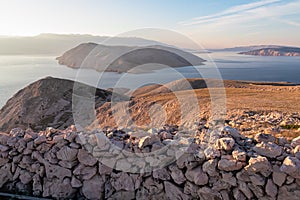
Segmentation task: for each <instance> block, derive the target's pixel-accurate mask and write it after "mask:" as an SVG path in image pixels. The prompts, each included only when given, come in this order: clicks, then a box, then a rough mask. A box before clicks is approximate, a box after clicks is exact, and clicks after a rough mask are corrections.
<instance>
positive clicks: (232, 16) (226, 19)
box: [179, 0, 300, 26]
mask: <svg viewBox="0 0 300 200" xmlns="http://www.w3.org/2000/svg"><path fill="white" fill-rule="evenodd" d="M294 14H300V1H299V0H297V1H292V2H288V3H286V2H285V3H283V2H282V1H280V0H262V1H258V2H254V3H250V4H243V5H239V6H234V7H231V8H229V9H227V10H224V11H222V12H219V13H215V14H212V15H207V16H201V17H197V18H193V19H191V20H187V21H184V22H179V23H180V24H181V25H185V26H191V25H199V24H204V25H213V26H219V25H227V24H245V23H246V22H250V21H255V20H262V19H271V20H275V21H277V22H280V23H285V24H288V25H291V26H299V25H300V23H298V22H295V21H292V20H287V19H282V17H284V16H291V15H294Z"/></svg>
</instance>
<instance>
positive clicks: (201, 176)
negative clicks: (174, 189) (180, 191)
mask: <svg viewBox="0 0 300 200" xmlns="http://www.w3.org/2000/svg"><path fill="white" fill-rule="evenodd" d="M185 177H186V178H187V179H188V180H189V181H191V182H193V183H195V184H196V185H205V184H207V183H208V176H207V174H206V173H205V172H203V171H202V168H201V166H199V167H196V168H194V169H189V170H187V171H186V173H185Z"/></svg>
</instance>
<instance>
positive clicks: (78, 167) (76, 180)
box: [0, 126, 300, 200]
mask: <svg viewBox="0 0 300 200" xmlns="http://www.w3.org/2000/svg"><path fill="white" fill-rule="evenodd" d="M193 133H194V135H193V137H192V138H191V137H186V132H185V131H183V130H178V128H177V127H172V126H166V127H164V128H162V129H160V130H156V129H150V130H148V131H142V130H137V129H123V130H112V129H106V130H102V131H99V130H95V131H92V132H85V133H82V132H77V131H76V130H75V127H70V128H69V129H66V130H63V131H61V130H55V129H51V128H48V129H47V130H45V131H42V132H39V133H35V132H33V131H31V130H26V131H24V130H21V129H13V130H12V131H11V132H10V133H9V134H6V133H1V134H0V188H1V191H4V192H10V193H18V194H25V195H29V196H38V197H48V198H54V199H66V198H68V199H70V198H74V199H123V200H127V199H143V200H144V199H172V200H173V199H208V200H210V199H238V200H241V199H289V200H292V199H300V137H298V138H295V139H294V140H293V141H292V142H288V141H287V140H286V139H285V138H275V137H273V136H272V135H268V134H262V133H260V134H257V135H256V136H255V137H254V138H253V139H251V138H246V137H244V136H243V135H241V134H240V133H239V132H238V131H237V130H235V129H232V128H230V127H217V128H215V129H213V130H210V129H208V128H207V127H205V126H199V127H197V130H195V131H194V132H193ZM104 135H105V136H106V137H103V136H104ZM174 141H175V142H174ZM172 142H173V143H172ZM112 144H113V145H114V147H117V148H111V147H112ZM174 144H176V145H174ZM164 147H167V148H164ZM160 149H163V151H162V152H164V153H162V154H155V155H156V156H157V159H158V160H155V159H153V157H152V159H150V158H151V157H147V156H146V158H145V157H143V156H142V155H148V154H149V153H151V152H155V151H159V150H160ZM122 150H125V151H126V152H135V153H137V154H134V156H133V157H130V156H128V155H127V154H126V153H125V152H124V151H122ZM104 152H105V153H104ZM107 154H109V155H110V156H111V157H109V156H106V155H107ZM172 157H173V158H175V159H174V160H172V159H170V158H172ZM105 159H106V160H105ZM103 163H104V164H103ZM161 166H163V168H160V167H161Z"/></svg>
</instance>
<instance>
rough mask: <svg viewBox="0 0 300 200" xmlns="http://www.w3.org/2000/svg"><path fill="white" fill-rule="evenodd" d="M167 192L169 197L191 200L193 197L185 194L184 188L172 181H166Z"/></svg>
mask: <svg viewBox="0 0 300 200" xmlns="http://www.w3.org/2000/svg"><path fill="white" fill-rule="evenodd" d="M164 186H165V192H166V196H167V197H168V199H182V200H190V199H191V198H190V197H189V196H188V195H186V194H184V193H183V191H182V189H181V188H179V187H177V186H175V185H173V184H172V183H170V182H168V181H165V182H164Z"/></svg>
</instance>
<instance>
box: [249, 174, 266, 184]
mask: <svg viewBox="0 0 300 200" xmlns="http://www.w3.org/2000/svg"><path fill="white" fill-rule="evenodd" d="M249 178H250V180H251V182H252V183H253V185H261V186H263V185H265V178H264V177H261V176H260V175H258V174H252V175H251V176H249Z"/></svg>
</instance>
